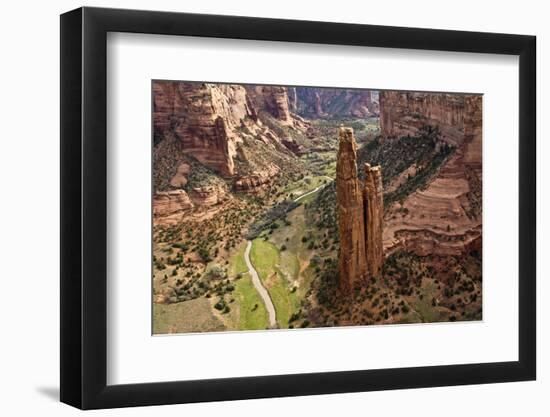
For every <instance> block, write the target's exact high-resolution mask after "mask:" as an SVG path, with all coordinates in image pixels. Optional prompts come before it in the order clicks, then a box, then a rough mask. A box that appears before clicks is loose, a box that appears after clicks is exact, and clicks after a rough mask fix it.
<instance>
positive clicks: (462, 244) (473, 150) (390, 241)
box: [380, 91, 482, 256]
mask: <svg viewBox="0 0 550 417" xmlns="http://www.w3.org/2000/svg"><path fill="white" fill-rule="evenodd" d="M380 105H381V108H380V127H381V133H382V136H383V137H385V138H386V139H389V140H391V138H394V137H400V136H406V135H411V136H415V135H417V134H419V132H420V129H422V128H423V126H426V125H428V126H432V127H438V128H439V130H440V132H441V140H442V141H445V142H446V143H448V144H451V145H452V146H453V147H454V148H455V151H454V153H453V155H452V156H451V157H450V158H449V160H448V161H447V162H446V163H445V164H444V165H443V166H442V167H441V169H440V170H439V171H438V172H437V173H436V175H435V176H434V178H433V179H432V180H431V182H430V183H429V184H427V186H426V187H423V188H422V189H418V190H416V191H415V192H414V193H412V194H411V195H409V197H408V198H407V199H406V200H405V201H403V202H402V203H403V204H402V205H401V204H398V203H395V204H394V205H393V206H392V207H388V208H387V211H386V213H385V228H384V238H383V241H384V248H385V253H386V255H387V254H390V253H392V252H393V251H394V250H397V249H405V250H407V251H411V252H414V253H416V254H418V255H421V256H423V255H429V254H432V255H460V254H463V253H465V252H468V251H471V250H478V249H479V250H480V249H481V236H482V195H481V194H482V169H481V167H482V143H481V142H482V120H481V119H482V96H481V95H474V94H465V95H457V94H436V93H410V92H396V91H381V92H380ZM390 188H391V185H390Z"/></svg>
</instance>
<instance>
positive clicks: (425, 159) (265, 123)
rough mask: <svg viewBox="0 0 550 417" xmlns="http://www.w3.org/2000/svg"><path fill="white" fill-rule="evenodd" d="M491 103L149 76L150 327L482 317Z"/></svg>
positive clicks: (188, 329)
mask: <svg viewBox="0 0 550 417" xmlns="http://www.w3.org/2000/svg"><path fill="white" fill-rule="evenodd" d="M482 98H483V96H482V95H481V94H463V93H460V94H459V93H445V92H417V91H395V90H378V89H353V88H326V87H307V86H279V85H252V84H223V83H210V82H188V81H166V80H154V81H152V124H153V128H152V136H153V138H152V157H153V178H152V183H153V195H152V199H153V201H152V211H153V216H152V222H153V225H152V227H153V247H152V252H153V253H152V303H153V304H152V322H153V323H152V324H153V329H152V332H153V334H177V333H200V332H220V331H243V330H244V331H252V330H270V329H306V328H322V327H336V326H369V325H389V324H415V323H416V324H419V323H437V322H460V321H477V320H482V295H483V294H482Z"/></svg>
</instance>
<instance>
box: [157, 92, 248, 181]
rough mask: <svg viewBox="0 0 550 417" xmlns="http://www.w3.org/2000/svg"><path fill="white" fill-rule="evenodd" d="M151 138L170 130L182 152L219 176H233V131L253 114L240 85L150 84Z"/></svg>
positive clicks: (234, 139) (234, 136)
mask: <svg viewBox="0 0 550 417" xmlns="http://www.w3.org/2000/svg"><path fill="white" fill-rule="evenodd" d="M153 96H154V111H153V123H154V130H155V135H159V136H162V135H164V134H166V131H167V130H171V131H172V132H173V133H174V134H175V135H176V137H177V138H178V139H179V141H180V142H181V144H182V150H183V152H184V153H186V154H190V155H192V156H193V157H195V158H196V159H197V160H199V161H200V162H201V163H203V164H204V165H206V166H208V167H209V168H211V169H213V170H215V171H216V172H218V173H220V174H221V175H223V176H232V175H234V173H235V172H234V163H233V157H234V156H235V145H236V143H237V142H238V141H239V140H240V138H239V135H238V133H237V129H238V128H240V127H241V126H242V125H243V124H244V125H246V124H247V123H249V124H253V123H254V119H255V117H256V114H255V112H254V110H253V109H252V108H251V107H250V106H249V101H248V100H247V96H246V90H245V89H244V87H243V86H240V85H226V84H203V83H185V82H155V83H153Z"/></svg>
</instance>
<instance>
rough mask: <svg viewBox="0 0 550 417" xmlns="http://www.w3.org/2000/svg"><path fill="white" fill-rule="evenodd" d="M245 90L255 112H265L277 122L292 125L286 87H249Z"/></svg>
mask: <svg viewBox="0 0 550 417" xmlns="http://www.w3.org/2000/svg"><path fill="white" fill-rule="evenodd" d="M246 89H247V92H248V95H249V97H250V98H251V102H252V103H253V106H254V107H255V109H256V110H257V111H258V110H265V111H267V112H268V113H269V114H271V116H273V117H274V118H275V119H277V120H278V121H279V122H282V123H283V124H292V121H293V120H292V116H291V114H290V110H289V99H288V94H287V88H286V87H280V86H268V85H249V86H247V87H246Z"/></svg>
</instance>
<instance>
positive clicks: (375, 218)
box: [336, 127, 384, 294]
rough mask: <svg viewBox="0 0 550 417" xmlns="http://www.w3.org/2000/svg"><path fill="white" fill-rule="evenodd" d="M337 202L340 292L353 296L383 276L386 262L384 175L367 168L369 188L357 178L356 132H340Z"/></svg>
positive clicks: (346, 129)
mask: <svg viewBox="0 0 550 417" xmlns="http://www.w3.org/2000/svg"><path fill="white" fill-rule="evenodd" d="M336 198H337V204H338V215H339V216H338V217H339V218H338V226H339V233H340V254H339V258H338V271H339V285H340V290H341V291H342V292H343V293H345V294H349V293H350V292H351V290H352V289H353V287H355V286H357V285H361V282H364V281H365V280H366V279H367V278H368V277H371V276H372V277H374V276H377V275H378V274H379V273H380V268H381V266H382V260H383V248H382V228H383V220H382V215H383V211H384V210H383V201H382V173H381V169H380V167H372V168H371V167H370V165H368V164H366V165H365V184H364V185H363V184H361V181H360V180H359V178H358V176H357V145H356V143H355V139H354V137H353V130H352V129H350V128H344V127H341V128H340V146H339V149H338V159H337V164H336Z"/></svg>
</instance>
